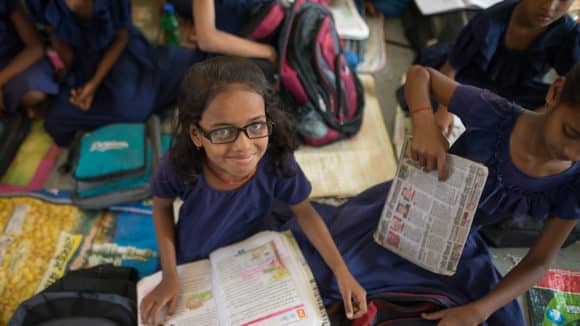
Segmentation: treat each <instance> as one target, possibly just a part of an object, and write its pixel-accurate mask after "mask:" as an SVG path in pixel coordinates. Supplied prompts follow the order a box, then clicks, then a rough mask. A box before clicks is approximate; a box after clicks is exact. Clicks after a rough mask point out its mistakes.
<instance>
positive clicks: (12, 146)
mask: <svg viewBox="0 0 580 326" xmlns="http://www.w3.org/2000/svg"><path fill="white" fill-rule="evenodd" d="M29 131H30V119H29V118H28V117H26V115H24V113H22V112H15V113H11V114H6V115H5V116H3V117H2V118H1V119H0V157H1V158H2V159H1V160H0V177H2V176H3V175H4V173H5V172H6V170H7V169H8V167H9V166H10V163H12V160H13V159H14V156H15V155H16V153H17V152H18V148H20V145H21V144H22V142H23V141H24V138H26V135H28V132H29Z"/></svg>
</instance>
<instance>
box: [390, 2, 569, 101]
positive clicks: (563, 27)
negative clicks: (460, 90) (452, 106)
mask: <svg viewBox="0 0 580 326" xmlns="http://www.w3.org/2000/svg"><path fill="white" fill-rule="evenodd" d="M517 3H518V1H514V0H506V1H501V2H499V3H498V4H496V5H494V6H492V7H490V8H488V9H486V10H484V11H482V12H481V13H479V14H478V15H476V16H475V17H473V18H472V19H471V20H470V21H469V23H468V24H467V25H466V26H465V27H464V28H463V29H462V30H461V33H460V34H459V35H458V36H457V39H456V40H455V42H454V44H452V45H450V44H442V45H438V46H435V47H432V48H426V49H423V50H421V51H420V52H419V55H418V57H417V59H416V62H417V63H418V64H420V65H423V66H428V67H434V68H437V69H438V68H440V67H441V66H442V65H443V64H444V63H445V61H449V63H450V64H451V66H452V67H453V68H454V69H455V70H456V74H455V80H457V81H458V82H460V83H462V84H466V85H472V86H476V87H480V88H485V89H488V90H490V91H492V92H493V93H496V94H499V95H500V96H502V97H505V98H507V99H509V100H512V101H515V102H517V103H518V104H520V105H522V106H523V107H524V108H526V109H536V108H539V107H541V106H543V105H544V103H545V97H546V94H547V92H548V89H549V87H550V85H549V84H547V83H545V82H543V81H542V78H543V76H544V74H545V73H546V72H547V70H548V68H554V70H555V71H556V72H557V73H558V74H559V75H561V76H564V75H566V74H567V73H568V71H570V69H572V67H573V66H574V64H575V63H576V62H578V61H579V60H580V26H579V25H578V24H577V23H576V22H575V21H574V19H572V17H570V16H569V15H567V14H566V15H564V16H562V17H561V18H560V19H558V20H557V21H555V22H553V23H552V24H551V25H550V26H548V28H547V29H546V30H545V31H544V32H543V33H542V34H541V35H539V36H538V37H537V38H536V39H535V40H534V41H533V42H532V44H530V47H529V48H528V49H526V50H513V49H509V48H507V47H506V46H505V34H506V32H507V28H508V24H509V21H510V18H511V16H512V13H513V11H514V8H515V7H516V5H517ZM402 89H403V88H400V89H399V90H398V91H397V99H398V100H399V103H401V104H402V106H403V107H404V108H406V101H405V99H404V96H403V90H402Z"/></svg>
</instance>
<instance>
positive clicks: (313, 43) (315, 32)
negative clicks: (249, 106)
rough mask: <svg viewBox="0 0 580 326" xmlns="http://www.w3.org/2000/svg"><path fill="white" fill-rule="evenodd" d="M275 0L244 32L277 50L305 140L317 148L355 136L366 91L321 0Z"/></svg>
mask: <svg viewBox="0 0 580 326" xmlns="http://www.w3.org/2000/svg"><path fill="white" fill-rule="evenodd" d="M286 2H290V3H288V4H283V3H282V1H274V2H272V3H269V4H267V5H262V6H261V7H259V8H257V10H256V12H255V14H254V15H253V16H252V17H253V18H252V20H253V21H252V22H251V23H250V24H249V25H248V26H245V27H244V29H243V30H242V35H244V36H246V37H248V38H250V39H254V40H256V41H259V42H264V43H270V44H272V45H274V46H275V47H276V48H277V51H278V68H279V70H278V75H277V78H279V88H280V92H281V93H282V95H283V98H285V99H287V100H288V101H289V107H290V111H291V113H292V114H293V115H294V117H295V118H296V120H297V129H298V133H299V134H300V135H301V137H302V140H303V141H304V143H306V144H308V145H312V146H321V145H325V144H329V143H331V142H334V141H337V140H340V139H344V138H349V137H351V136H353V135H355V134H356V133H357V132H358V131H359V129H360V126H361V123H362V114H363V107H364V92H363V88H362V85H361V82H360V80H359V79H358V76H357V75H356V72H355V71H354V70H352V69H351V67H350V66H349V65H348V63H347V62H346V59H345V56H344V53H343V45H342V43H341V40H340V38H339V36H338V33H337V32H336V26H335V23H334V19H333V17H332V13H331V12H330V11H329V10H328V8H327V5H326V3H325V1H324V0H295V1H286Z"/></svg>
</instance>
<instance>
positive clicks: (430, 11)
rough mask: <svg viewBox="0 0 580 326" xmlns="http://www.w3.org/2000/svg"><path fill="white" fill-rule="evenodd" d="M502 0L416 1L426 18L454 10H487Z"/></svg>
mask: <svg viewBox="0 0 580 326" xmlns="http://www.w3.org/2000/svg"><path fill="white" fill-rule="evenodd" d="M501 1H502V0H415V3H416V4H417V7H418V8H419V10H420V11H421V13H422V14H423V15H425V16H428V15H434V14H440V13H444V12H448V11H453V10H460V9H468V8H479V9H486V8H489V7H491V6H493V5H494V4H496V3H498V2H501Z"/></svg>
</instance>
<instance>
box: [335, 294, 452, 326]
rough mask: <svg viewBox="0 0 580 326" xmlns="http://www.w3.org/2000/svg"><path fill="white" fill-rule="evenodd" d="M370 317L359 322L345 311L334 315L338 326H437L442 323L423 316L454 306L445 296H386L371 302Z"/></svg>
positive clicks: (377, 297) (366, 315)
mask: <svg viewBox="0 0 580 326" xmlns="http://www.w3.org/2000/svg"><path fill="white" fill-rule="evenodd" d="M367 301H368V310H367V313H366V314H365V315H364V316H362V317H360V318H358V319H355V320H352V321H351V320H348V319H347V318H346V317H345V313H344V308H343V306H342V305H341V307H342V308H341V309H340V311H339V312H338V313H335V314H331V315H330V321H331V324H332V325H334V326H382V325H389V326H435V325H437V324H438V323H439V321H438V320H426V319H423V318H422V317H421V314H422V313H429V312H436V311H439V310H442V309H446V308H449V307H452V306H454V304H453V303H452V302H451V300H449V298H447V297H446V296H443V295H437V294H419V293H398V292H385V293H381V294H376V295H371V296H369V297H368V298H367Z"/></svg>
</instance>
